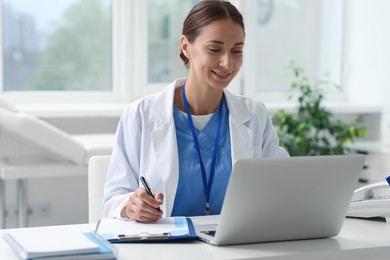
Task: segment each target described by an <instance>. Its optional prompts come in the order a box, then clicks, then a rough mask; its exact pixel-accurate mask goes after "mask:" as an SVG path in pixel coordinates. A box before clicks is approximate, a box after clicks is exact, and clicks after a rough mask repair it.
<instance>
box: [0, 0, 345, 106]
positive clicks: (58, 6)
mask: <svg viewBox="0 0 390 260" xmlns="http://www.w3.org/2000/svg"><path fill="white" fill-rule="evenodd" d="M198 1H199V0H145V1H135V0H133V1H130V0H116V1H110V0H68V1H49V0H36V1H25V0H0V2H1V3H2V17H1V18H2V19H0V21H2V28H3V34H2V36H1V37H2V43H3V46H2V49H3V62H2V65H3V68H2V69H1V71H2V81H3V87H2V88H3V89H0V91H3V93H4V94H6V95H10V96H11V95H12V97H13V98H14V100H17V97H20V100H22V101H26V100H35V101H38V102H48V101H50V102H57V101H58V102H76V101H77V102H102V101H105V102H118V101H121V102H129V101H131V100H134V99H136V98H139V97H142V96H145V95H147V94H151V93H154V92H156V91H158V90H160V89H162V88H163V87H165V86H166V85H167V84H168V83H170V82H171V81H173V80H174V79H175V78H179V77H183V76H186V75H187V69H186V68H185V67H184V65H183V63H182V61H181V59H180V57H179V51H180V45H179V37H180V34H181V29H182V23H183V20H184V18H185V16H186V14H187V13H188V11H189V10H190V9H191V8H192V6H193V5H194V4H195V3H197V2H198ZM232 2H233V4H235V5H236V6H238V8H239V9H240V10H241V11H242V13H243V15H244V19H245V26H246V43H245V48H244V55H245V56H244V65H243V67H242V69H241V71H240V73H239V74H238V76H237V77H236V79H235V80H234V81H233V82H232V86H231V87H230V89H232V90H233V91H235V92H240V93H242V94H245V95H249V96H252V97H254V98H258V99H261V100H262V101H270V100H278V101H284V100H285V98H286V95H285V92H286V89H287V88H288V84H289V82H288V81H287V80H286V79H285V74H286V70H285V68H286V64H287V60H288V59H289V58H292V59H294V60H295V61H296V62H297V63H298V64H299V65H301V66H303V67H304V68H305V69H306V70H307V71H308V73H309V74H310V75H313V76H314V77H320V76H321V75H323V74H324V73H325V72H329V73H330V77H331V79H333V80H335V81H336V82H338V83H342V68H343V60H342V57H343V53H342V46H343V28H344V25H343V22H344V21H343V15H344V1H339V0H318V1H311V0H251V1H244V0H234V1H232Z"/></svg>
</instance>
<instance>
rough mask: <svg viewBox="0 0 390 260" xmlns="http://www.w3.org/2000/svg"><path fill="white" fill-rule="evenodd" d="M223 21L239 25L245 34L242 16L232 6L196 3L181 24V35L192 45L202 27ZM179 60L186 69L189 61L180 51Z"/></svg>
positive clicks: (216, 1) (210, 0) (207, 0)
mask: <svg viewBox="0 0 390 260" xmlns="http://www.w3.org/2000/svg"><path fill="white" fill-rule="evenodd" d="M224 19H231V20H232V21H233V22H235V23H237V24H239V25H240V26H241V27H242V29H243V30H244V33H245V26H244V21H243V18H242V15H241V13H240V12H239V11H238V10H237V8H236V7H235V6H234V5H232V4H231V3H230V2H226V1H220V0H204V1H201V2H199V3H197V4H196V5H195V6H194V7H193V8H192V9H191V11H190V12H189V13H188V15H187V18H186V19H185V20H184V22H183V31H182V35H184V36H185V37H186V38H187V40H188V41H189V42H190V43H192V42H194V41H195V39H196V37H198V35H199V34H200V31H201V30H202V28H203V27H204V26H206V25H209V24H210V23H212V22H214V21H217V20H224ZM180 58H181V59H182V60H183V61H184V65H185V66H186V67H188V63H189V60H188V58H187V57H186V56H185V55H184V53H183V51H182V50H180Z"/></svg>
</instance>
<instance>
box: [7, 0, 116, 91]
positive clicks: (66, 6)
mask: <svg viewBox="0 0 390 260" xmlns="http://www.w3.org/2000/svg"><path fill="white" fill-rule="evenodd" d="M2 11H3V12H2V14H3V15H2V21H3V23H2V24H3V35H2V39H3V41H2V42H3V46H2V47H3V48H2V49H3V73H2V75H3V79H2V80H3V86H4V87H3V91H4V93H13V94H16V95H17V94H18V92H20V93H23V94H25V93H31V94H38V93H39V94H42V95H46V97H49V96H53V95H50V94H52V93H53V92H57V93H60V94H61V95H62V94H67V93H74V94H75V95H76V93H77V94H80V93H83V92H99V91H110V92H111V91H112V89H113V85H112V18H111V16H112V15H111V14H112V11H111V1H107V0H70V1H48V0H36V1H25V0H3V1H2ZM50 92H51V93H50Z"/></svg>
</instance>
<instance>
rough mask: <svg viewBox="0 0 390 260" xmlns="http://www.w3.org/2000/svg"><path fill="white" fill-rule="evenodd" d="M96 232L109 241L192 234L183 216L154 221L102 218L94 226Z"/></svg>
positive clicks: (151, 238) (180, 236)
mask: <svg viewBox="0 0 390 260" xmlns="http://www.w3.org/2000/svg"><path fill="white" fill-rule="evenodd" d="M96 232H97V233H98V234H99V235H100V236H102V237H103V238H105V239H107V240H108V241H110V242H126V241H137V240H165V239H167V240H169V239H175V238H186V237H192V236H193V234H192V232H191V230H190V225H189V222H188V219H187V218H185V217H168V218H162V219H160V220H159V221H157V222H155V223H140V222H137V221H135V220H122V219H114V218H102V219H100V220H99V222H98V224H97V226H96Z"/></svg>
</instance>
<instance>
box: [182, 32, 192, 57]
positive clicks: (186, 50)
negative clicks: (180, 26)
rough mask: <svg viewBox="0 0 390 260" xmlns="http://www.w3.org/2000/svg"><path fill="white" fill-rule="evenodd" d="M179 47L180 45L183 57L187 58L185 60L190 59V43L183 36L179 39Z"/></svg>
mask: <svg viewBox="0 0 390 260" xmlns="http://www.w3.org/2000/svg"><path fill="white" fill-rule="evenodd" d="M180 45H181V51H182V52H183V53H184V55H185V56H186V57H187V59H190V57H191V55H190V43H189V41H188V39H187V37H185V36H184V35H182V36H181V37H180Z"/></svg>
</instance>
